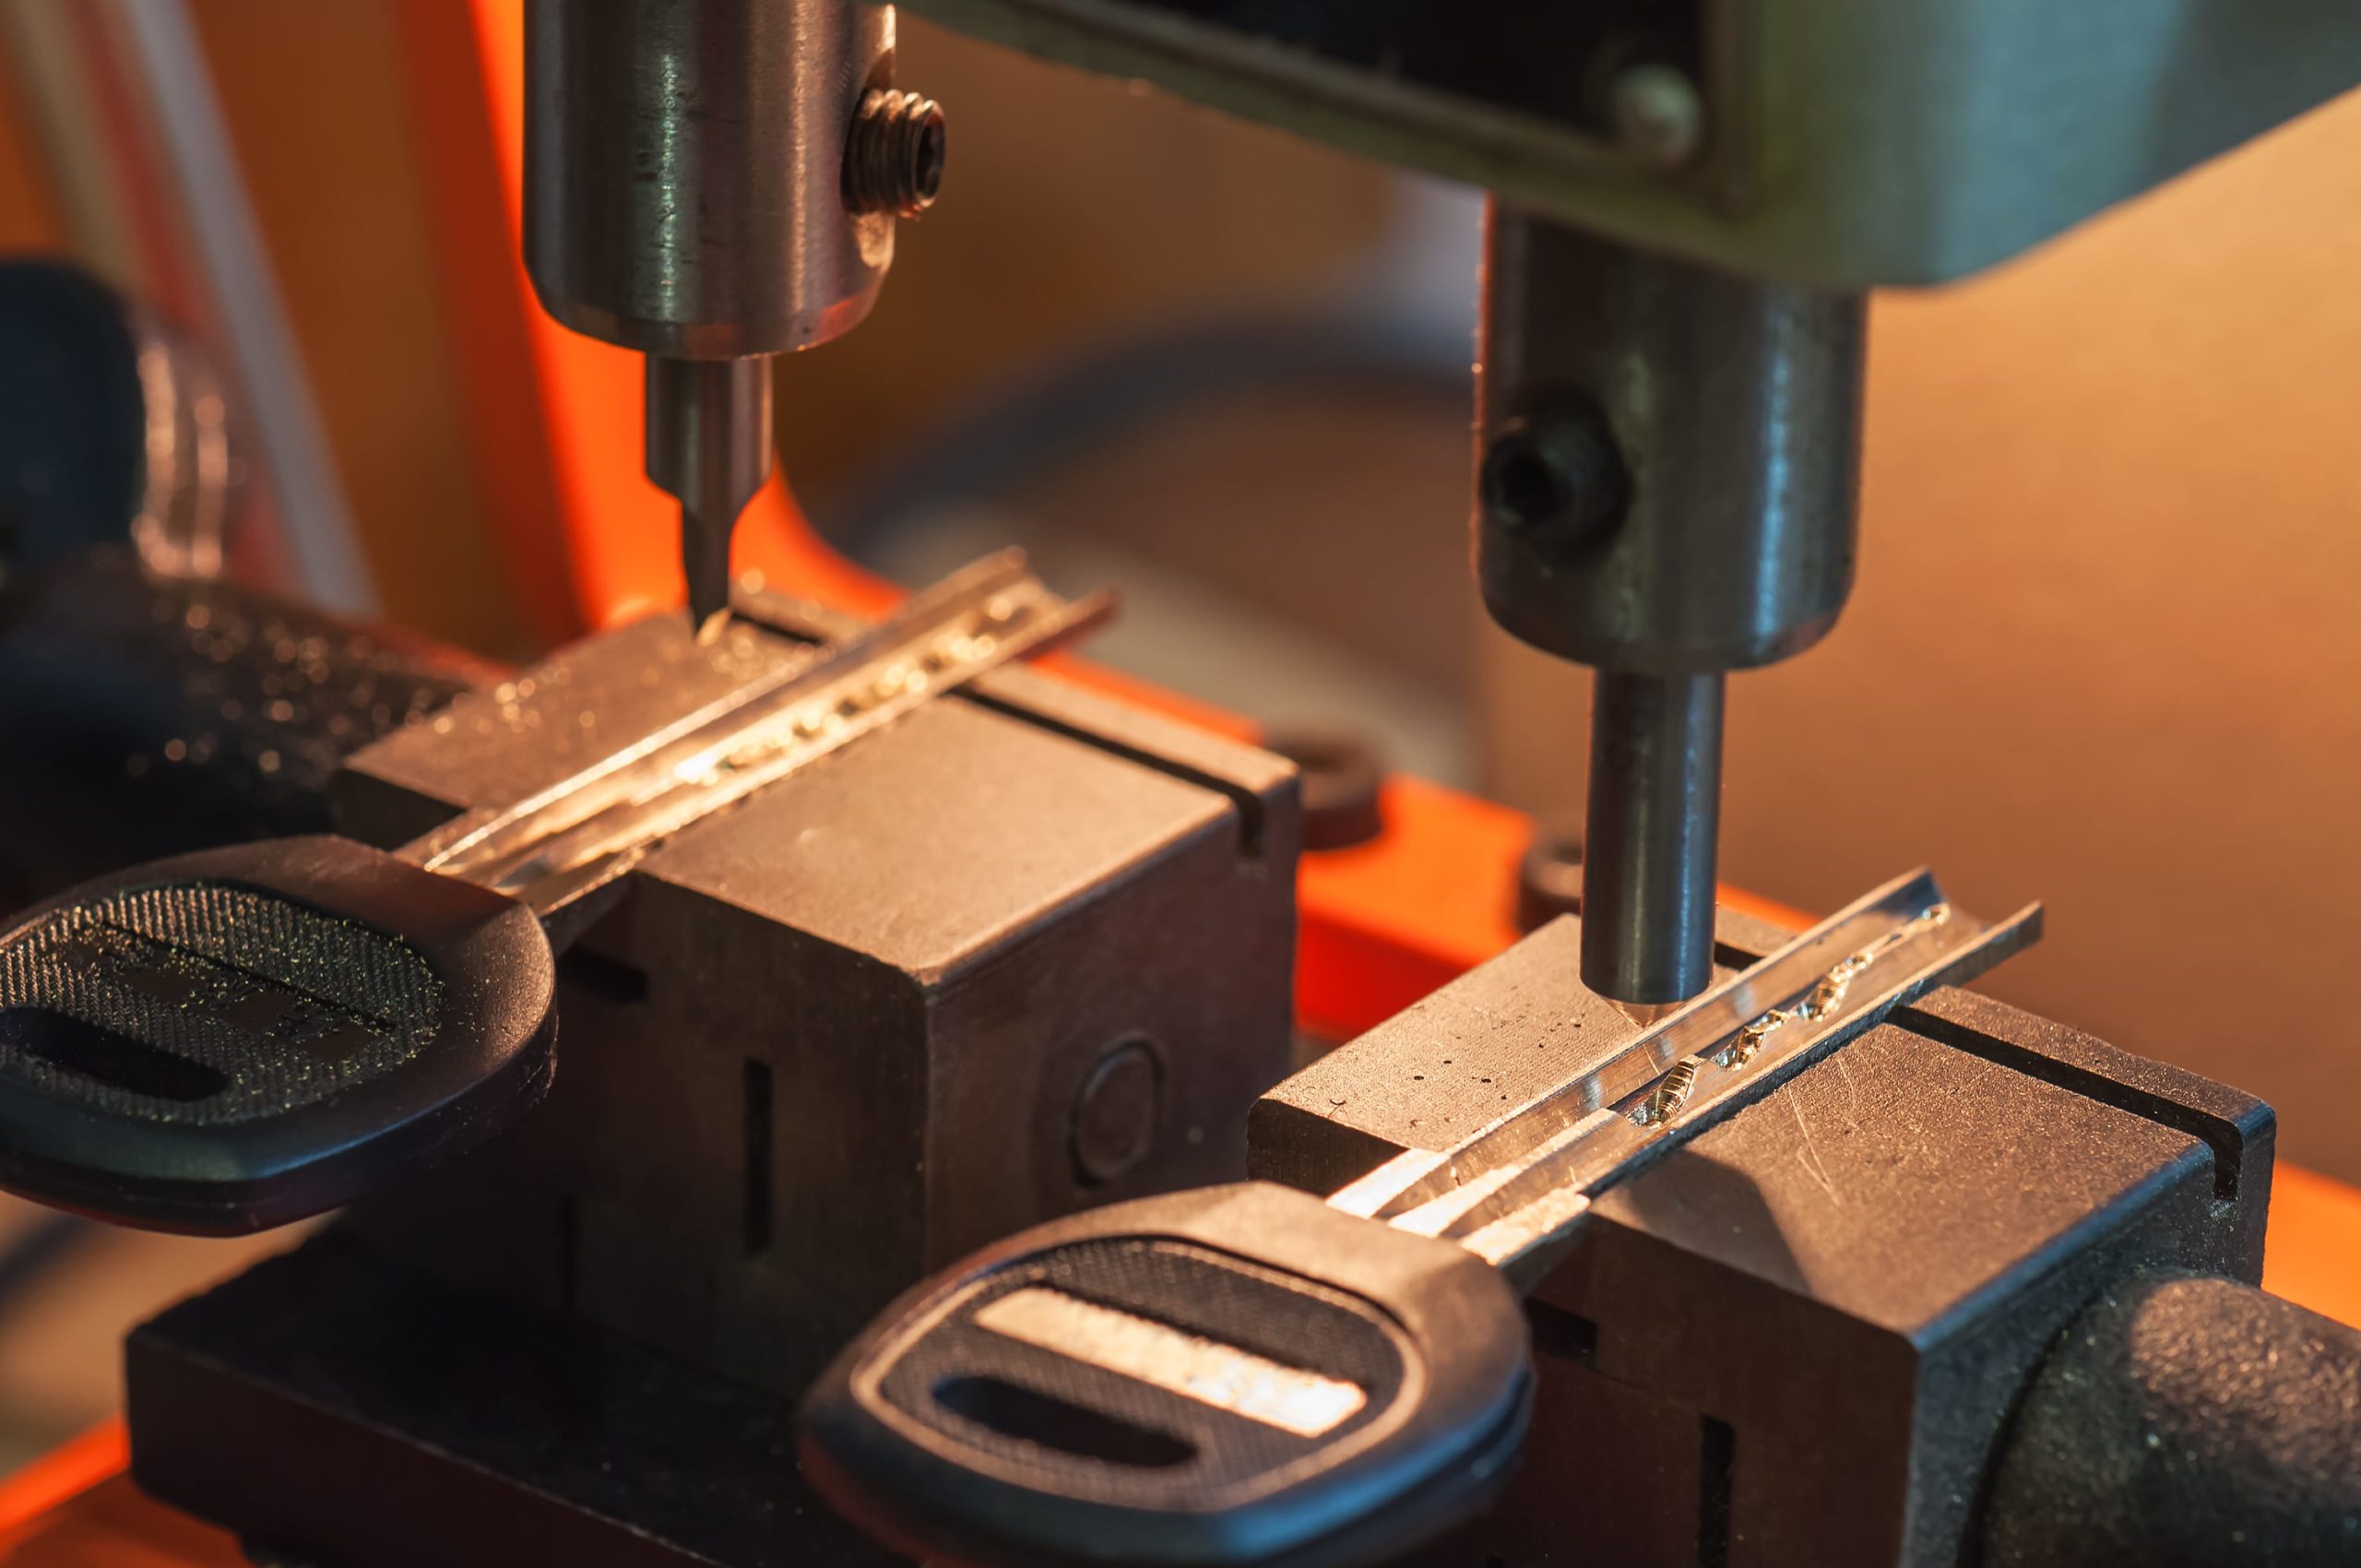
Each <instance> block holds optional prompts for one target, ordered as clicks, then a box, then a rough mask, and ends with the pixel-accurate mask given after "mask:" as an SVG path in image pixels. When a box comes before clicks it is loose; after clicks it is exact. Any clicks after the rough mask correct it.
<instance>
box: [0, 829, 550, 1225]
mask: <svg viewBox="0 0 2361 1568" xmlns="http://www.w3.org/2000/svg"><path fill="white" fill-rule="evenodd" d="M554 987H555V969H554V963H553V960H552V956H551V952H550V945H549V940H548V938H547V937H546V936H545V935H544V934H543V932H542V930H541V926H540V921H538V920H536V919H535V918H534V916H533V913H532V911H531V910H529V909H526V908H525V907H524V906H523V905H521V904H519V903H517V902H516V901H515V900H513V899H510V898H505V897H501V896H500V895H498V894H494V893H491V892H487V891H485V890H483V889H481V888H478V887H473V886H469V885H466V884H464V883H459V882H456V881H453V880H451V879H449V878H446V877H442V876H437V875H435V874H433V873H431V872H425V871H421V870H420V869H418V868H417V867H415V866H413V865H410V864H409V863H408V862H406V861H400V860H397V859H396V858H395V857H393V856H391V855H388V854H386V853H384V852H382V851H380V850H377V849H370V848H368V847H366V846H364V845H361V844H357V843H354V842H352V841H350V840H349V839H343V838H332V837H311V838H291V839H279V840H273V841H270V842H266V843H260V844H250V845H241V846H237V847H235V848H231V849H213V850H208V851H205V852H203V853H200V854H195V855H187V856H184V857H181V858H179V859H177V860H172V861H160V862H159V863H156V864H153V865H148V866H142V867H139V868H137V869H136V870H133V871H129V872H125V873H119V874H117V875H115V876H113V877H109V878H106V879H103V880H101V881H100V882H96V883H91V884H88V885H84V886H81V887H78V888H77V889H75V890H74V891H73V892H71V893H68V894H66V895H65V896H64V897H61V898H58V899H55V900H53V901H52V902H51V903H49V904H46V905H44V906H42V907H41V908H39V909H34V910H33V911H32V912H30V914H28V915H26V916H24V917H23V918H21V919H20V920H19V921H18V922H17V923H16V924H15V925H14V926H13V927H12V928H11V929H9V930H8V931H7V932H6V934H5V935H0V1188H6V1190H8V1191H10V1192H14V1193H18V1194H22V1195H24V1196H26V1197H30V1198H32V1199H35V1200H37V1201H39V1202H42V1203H46V1204H51V1205H54V1206H57V1207H60V1208H68V1209H74V1210H77V1211H79V1212H82V1213H85V1214H89V1215H94V1216H96V1217H98V1218H102V1219H108V1220H113V1221H114V1222H116V1223H118V1224H123V1225H134V1226H139V1227H143V1228H146V1229H160V1230H181V1231H190V1232H195V1233H199V1234H209V1235H229V1234H235V1233H239V1232H243V1231H250V1230H260V1229H267V1228H268V1227H270V1226H274V1225H282V1224H285V1223H287V1222H289V1221H290V1220H295V1219H301V1218H305V1217H307V1216H310V1215H314V1214H318V1213H321V1212H322V1211H324V1210H326V1209H330V1208H334V1207H336V1206H338V1205H340V1204H343V1203H345V1202H348V1201H349V1200H350V1199H352V1198H355V1197H358V1196H360V1195H361V1194H363V1193H366V1192H368V1191H370V1190H372V1189H374V1188H375V1187H377V1186H380V1185H383V1184H384V1183H385V1182H388V1181H391V1180H393V1179H396V1178H397V1177H399V1176H401V1175H404V1174H406V1173H408V1172H409V1171H411V1170H416V1169H419V1168H421V1167H422V1166H425V1165H428V1164H432V1163H434V1162H437V1161H440V1160H442V1159H444V1158H448V1157H450V1156H452V1155H455V1154H457V1153H458V1152H460V1151H461V1150H464V1149H466V1148H469V1147H470V1146H474V1145H475V1144H478V1143H481V1141H483V1140H484V1139H486V1138H488V1137H490V1136H492V1134H495V1133H498V1132H500V1131H501V1130H503V1129H504V1128H505V1127H507V1126H508V1125H509V1124H510V1123H513V1122H515V1121H516V1118H517V1117H519V1116H521V1115H523V1114H524V1113H525V1112H526V1111H529V1110H530V1109H532V1107H533V1106H534V1105H536V1104H538V1103H539V1102H540V1099H541V1097H542V1095H543V1094H544V1093H545V1092H546V1091H547V1089H548V1087H549V1083H550V1078H551V1074H552V1061H553V1058H552V1035H553V1033H554V1020H553V1017H552V1002H553V998H554Z"/></svg>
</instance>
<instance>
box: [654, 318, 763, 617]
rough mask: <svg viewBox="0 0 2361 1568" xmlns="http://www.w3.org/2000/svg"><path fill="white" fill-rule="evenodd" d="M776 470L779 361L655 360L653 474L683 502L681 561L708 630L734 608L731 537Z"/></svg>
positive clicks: (694, 613) (692, 611) (693, 613)
mask: <svg viewBox="0 0 2361 1568" xmlns="http://www.w3.org/2000/svg"><path fill="white" fill-rule="evenodd" d="M770 472H771V362H770V360H769V358H768V357H767V356H765V355H750V356H748V357H746V358H743V359H734V360H678V359H670V358H667V357H665V356H663V355H659V354H650V355H649V356H648V358H647V477H648V478H649V479H650V480H652V481H655V483H656V485H657V487H658V489H660V490H662V491H664V492H665V493H667V494H669V495H670V496H672V497H673V498H675V499H676V500H678V501H679V502H680V503H681V567H682V574H683V575H684V576H686V577H687V579H688V586H689V621H690V624H693V625H694V626H695V627H696V628H697V631H698V635H699V636H711V635H712V634H713V633H714V632H715V631H717V630H718V628H719V626H720V625H721V624H722V621H723V619H724V618H725V617H726V616H727V615H728V613H729V610H730V536H731V535H732V534H733V533H735V532H736V531H737V528H738V515H739V514H740V513H741V512H742V511H744V510H745V509H746V503H747V502H749V501H752V500H753V498H754V493H755V492H756V491H758V490H760V489H761V488H762V487H763V481H765V480H766V479H768V478H770Z"/></svg>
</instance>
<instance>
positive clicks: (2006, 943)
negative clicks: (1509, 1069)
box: [1332, 871, 2041, 1276]
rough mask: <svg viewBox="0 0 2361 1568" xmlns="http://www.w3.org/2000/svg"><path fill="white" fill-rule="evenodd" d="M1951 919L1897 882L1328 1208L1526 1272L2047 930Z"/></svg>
mask: <svg viewBox="0 0 2361 1568" xmlns="http://www.w3.org/2000/svg"><path fill="white" fill-rule="evenodd" d="M2040 926H2041V909H2040V906H2039V905H2030V906H2027V907H2026V908H2025V909H2022V910H2020V911H2018V912H2017V913H2016V914H2014V915H2012V916H2011V917H2009V918H2008V919H2007V920H2004V921H1981V920H1978V919H1976V918H1975V917H1974V916H1972V915H1968V914H1965V913H1963V912H1961V911H1959V910H1957V909H1954V908H1953V907H1952V905H1951V904H1950V903H1948V902H1947V901H1946V900H1945V899H1944V897H1943V896H1942V892H1941V890H1940V887H1939V886H1938V885H1936V883H1935V879H1934V877H1933V876H1932V875H1931V874H1930V873H1926V872H1923V871H1922V872H1917V873H1912V874H1911V875H1909V876H1905V877H1901V878H1898V879H1896V880H1895V881H1894V882H1892V883H1890V884H1888V885H1886V886H1884V887H1881V888H1880V889H1878V890H1877V891H1876V892H1873V893H1871V894H1869V896H1868V897H1864V898H1862V899H1860V900H1859V901H1858V902H1857V903H1855V904H1854V905H1853V906H1851V907H1850V908H1849V909H1845V910H1843V911H1841V912H1840V913H1838V914H1836V915H1834V916H1833V917H1831V918H1830V919H1829V920H1827V921H1822V922H1821V924H1820V925H1818V926H1816V927H1814V928H1813V929H1812V930H1810V931H1809V932H1805V933H1804V934H1803V935H1801V936H1799V937H1797V938H1796V940H1795V941H1793V942H1791V943H1789V944H1787V945H1786V946H1785V947H1783V948H1781V949H1780V950H1779V951H1778V952H1776V953H1774V954H1772V955H1770V956H1768V957H1766V958H1764V959H1763V960H1762V962H1760V963H1758V964H1756V965H1754V966H1753V967H1752V968H1749V969H1748V970H1746V971H1745V972H1744V973H1742V974H1739V975H1737V976H1735V977H1733V978H1732V979H1731V980H1729V981H1727V982H1726V984H1724V985H1722V986H1720V987H1717V988H1716V989H1715V990H1714V991H1711V992H1706V993H1705V994H1704V995H1703V996H1702V997H1700V998H1698V999H1697V1000H1696V1001H1695V1002H1693V1003H1691V1004H1689V1005H1688V1006H1687V1007H1684V1008H1683V1009H1682V1010H1681V1011H1680V1012H1679V1014H1677V1015H1676V1016H1673V1017H1671V1018H1668V1019H1667V1020H1666V1021H1665V1022H1664V1023H1663V1024H1661V1025H1659V1026H1658V1027H1657V1028H1655V1029H1654V1030H1651V1031H1650V1032H1649V1033H1648V1034H1646V1035H1643V1037H1641V1038H1640V1039H1637V1040H1635V1041H1633V1042H1632V1043H1631V1045H1630V1046H1628V1047H1626V1048H1625V1049H1624V1050H1622V1051H1619V1052H1617V1053H1616V1054H1615V1055H1614V1056H1613V1057H1611V1058H1609V1059H1608V1061H1607V1062H1605V1063H1601V1064H1599V1065H1598V1066H1597V1067H1596V1068H1595V1069H1593V1070H1592V1071H1591V1072H1589V1073H1585V1074H1584V1075H1581V1076H1579V1077H1578V1078H1576V1079H1573V1080H1572V1081H1570V1082H1568V1083H1567V1084H1566V1085H1564V1086H1562V1087H1560V1089H1559V1090H1557V1091H1556V1092H1555V1093H1553V1094H1552V1095H1550V1096H1549V1097H1548V1098H1547V1099H1543V1100H1541V1101H1539V1102H1537V1103H1536V1104H1535V1105H1532V1106H1529V1107H1527V1108H1525V1110H1524V1111H1520V1112H1518V1113H1517V1114H1515V1115H1514V1116H1512V1117H1509V1118H1506V1119H1504V1120H1503V1121H1501V1122H1500V1123H1495V1124H1494V1125H1492V1126H1491V1127H1489V1128H1487V1129H1485V1130H1484V1131H1482V1132H1480V1133H1478V1134H1476V1135H1474V1136H1473V1137H1471V1138H1469V1139H1467V1140H1465V1142H1463V1143H1461V1144H1460V1145H1458V1146H1455V1147H1453V1149H1451V1150H1448V1151H1445V1152H1443V1153H1442V1154H1439V1155H1436V1156H1434V1157H1431V1158H1430V1159H1428V1160H1426V1161H1424V1162H1409V1161H1406V1160H1401V1159H1397V1160H1395V1161H1394V1162H1392V1163H1391V1164H1389V1165H1388V1166H1387V1167H1385V1168H1382V1170H1381V1171H1379V1172H1373V1173H1372V1174H1371V1176H1370V1177H1369V1178H1365V1179H1364V1180H1363V1181H1362V1182H1357V1183H1355V1185H1354V1186H1353V1187H1351V1188H1347V1190H1346V1191H1345V1192H1344V1193H1340V1194H1337V1197H1336V1198H1335V1199H1334V1200H1332V1201H1333V1202H1336V1203H1337V1205H1338V1206H1340V1207H1349V1208H1352V1209H1354V1210H1355V1211H1356V1212H1361V1213H1368V1214H1371V1215H1374V1216H1375V1217H1376V1218H1382V1219H1384V1220H1386V1221H1387V1222H1388V1223H1390V1224H1393V1225H1394V1226H1397V1227H1399V1228H1400V1229H1406V1230H1413V1231H1417V1232H1419V1233H1421V1234H1426V1235H1433V1236H1441V1237H1443V1238H1445V1239H1448V1240H1451V1241H1458V1242H1459V1243H1460V1244H1462V1245H1464V1246H1466V1247H1468V1248H1469V1249H1470V1250H1471V1251H1474V1252H1476V1253H1479V1254H1480V1255H1482V1256H1484V1257H1485V1258H1487V1259H1488V1260H1489V1261H1490V1262H1492V1263H1494V1264H1495V1265H1499V1266H1501V1267H1502V1268H1504V1269H1509V1270H1511V1271H1512V1272H1513V1273H1515V1274H1518V1275H1520V1276H1524V1275H1528V1274H1530V1273H1531V1271H1532V1270H1534V1269H1536V1268H1539V1267H1541V1266H1542V1265H1544V1264H1545V1263H1546V1261H1548V1258H1550V1257H1554V1255H1555V1250H1556V1244H1557V1243H1559V1242H1560V1241H1563V1240H1564V1238H1565V1236H1566V1234H1567V1233H1568V1231H1569V1230H1570V1229H1571V1228H1572V1226H1573V1225H1574V1224H1575V1223H1576V1222H1577V1221H1578V1220H1579V1219H1580V1218H1581V1217H1582V1215H1583V1214H1584V1212H1585V1211H1586V1210H1587V1209H1588V1207H1589V1204H1590V1201H1591V1199H1592V1198H1593V1197H1594V1196H1596V1194H1598V1193H1599V1192H1601V1191H1603V1190H1605V1189H1606V1188H1608V1187H1609V1186H1612V1185H1614V1184H1615V1183H1617V1182H1622V1181H1626V1180H1628V1179H1630V1178H1631V1176H1632V1175H1634V1174H1636V1173H1637V1172H1638V1171H1639V1170H1643V1169H1644V1168H1645V1167H1646V1166H1647V1165H1649V1164H1651V1163H1653V1162H1654V1161H1655V1159H1657V1158H1662V1157H1663V1156H1664V1155H1665V1154H1667V1153H1668V1152H1669V1151H1670V1150H1671V1149H1673V1148H1675V1147H1677V1146H1679V1144H1680V1143H1682V1142H1684V1141H1686V1140H1687V1139H1688V1138H1690V1137H1691V1136H1693V1135H1695V1134H1697V1133H1699V1132H1701V1131H1703V1129H1704V1128H1706V1127H1708V1126H1711V1125H1713V1124H1714V1123H1716V1122H1719V1121H1721V1120H1722V1119H1723V1118H1724V1117H1726V1116H1728V1115H1730V1114H1731V1113H1733V1112H1734V1111H1738V1110H1739V1109H1740V1108H1742V1107H1744V1106H1746V1105H1749V1104H1751V1103H1753V1102H1754V1101H1755V1100H1757V1099H1761V1098H1762V1097H1763V1096H1764V1095H1767V1094H1769V1093H1770V1092H1771V1091H1772V1090H1774V1089H1775V1088H1776V1087H1778V1086H1779V1085H1780V1084H1782V1083H1785V1082H1786V1080H1787V1079H1788V1078H1790V1077H1792V1076H1793V1075H1795V1074H1797V1073H1798V1072H1800V1071H1802V1070H1803V1069H1804V1068H1805V1067H1808V1066H1809V1065H1810V1064H1811V1063H1814V1062H1817V1061H1819V1060H1820V1059H1821V1058H1822V1057H1823V1056H1825V1055H1827V1054H1828V1053H1829V1052H1830V1051H1834V1050H1836V1049H1837V1048H1839V1047H1840V1046H1842V1045H1843V1044H1844V1043H1845V1041H1847V1040H1850V1039H1855V1038H1857V1036H1859V1035H1860V1034H1862V1033H1863V1032H1865V1031H1866V1030H1868V1029H1869V1028H1871V1027H1872V1026H1874V1025H1875V1024H1877V1023H1879V1022H1880V1021H1881V1020H1883V1019H1884V1018H1885V1017H1886V1016H1888V1015H1890V1014H1891V1013H1892V1010H1893V1009H1894V1008H1895V1007H1897V1006H1901V1005H1903V1004H1906V1003H1908V1002H1911V1001H1914V1000H1916V998H1918V997H1920V996H1923V995H1924V994H1926V992H1928V991H1930V990H1932V989H1933V988H1935V987H1936V986H1939V985H1947V984H1959V983H1963V982H1964V981H1966V980H1973V979H1974V978H1975V976H1977V975H1980V974H1982V973H1983V972H1984V971H1985V970H1987V969H1988V968H1991V967H1992V966H1993V965H1994V964H1997V963H1999V961H2000V960H2001V959H2003V958H2005V957H2007V956H2010V955H2011V954H2012V953H2015V952H2018V951H2020V950H2021V949H2023V947H2025V946H2027V945H2029V944H2031V943H2032V942H2034V941H2035V939H2037V937H2038V936H2039V934H2040Z"/></svg>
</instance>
